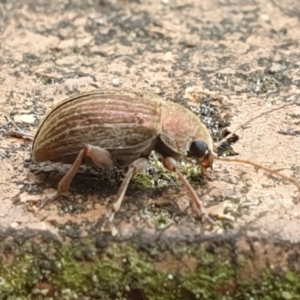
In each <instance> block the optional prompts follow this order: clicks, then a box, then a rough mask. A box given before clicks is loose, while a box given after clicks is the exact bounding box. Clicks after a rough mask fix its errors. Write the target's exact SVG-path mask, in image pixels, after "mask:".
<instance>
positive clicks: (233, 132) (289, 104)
mask: <svg viewBox="0 0 300 300" xmlns="http://www.w3.org/2000/svg"><path fill="white" fill-rule="evenodd" d="M291 105H300V103H298V102H295V101H293V102H289V103H285V104H282V105H280V106H277V107H274V108H271V109H269V110H267V111H264V112H262V113H260V114H258V115H256V116H254V117H252V118H250V119H249V120H247V121H246V122H244V123H242V124H241V125H239V126H238V127H237V128H236V129H235V130H233V131H232V132H231V133H230V134H228V135H227V136H226V137H224V138H223V139H222V140H221V141H220V142H218V143H216V144H215V147H216V149H217V148H219V147H220V146H221V145H222V144H224V143H225V142H226V141H227V140H229V139H230V138H231V137H233V136H234V134H235V133H236V132H237V131H238V130H240V129H241V128H243V127H245V126H246V125H247V124H248V123H250V122H252V121H253V120H255V119H258V118H260V117H262V116H263V115H266V114H269V113H270V112H273V111H275V110H279V109H281V108H284V107H287V106H291Z"/></svg>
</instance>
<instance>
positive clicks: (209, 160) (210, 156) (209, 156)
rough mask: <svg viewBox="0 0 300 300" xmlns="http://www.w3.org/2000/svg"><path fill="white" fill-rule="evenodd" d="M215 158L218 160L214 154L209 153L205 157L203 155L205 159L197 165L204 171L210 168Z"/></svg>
mask: <svg viewBox="0 0 300 300" xmlns="http://www.w3.org/2000/svg"><path fill="white" fill-rule="evenodd" d="M217 158H218V156H217V155H216V154H215V153H214V152H209V153H207V155H205V157H204V158H203V159H201V160H200V161H199V164H200V165H201V167H203V168H204V169H207V168H212V165H213V162H214V159H217Z"/></svg>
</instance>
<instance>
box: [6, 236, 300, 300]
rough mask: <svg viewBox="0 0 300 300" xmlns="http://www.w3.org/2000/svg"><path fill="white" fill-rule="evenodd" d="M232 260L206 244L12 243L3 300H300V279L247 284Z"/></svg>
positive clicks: (275, 276)
mask: <svg viewBox="0 0 300 300" xmlns="http://www.w3.org/2000/svg"><path fill="white" fill-rule="evenodd" d="M232 253H233V249H232V247H231V245H230V243H228V244H222V245H219V246H217V247H215V248H211V246H209V244H208V243H207V242H205V243H194V244H192V245H188V244H182V245H171V244H168V246H167V247H165V246H163V247H162V244H161V245H160V244H158V243H152V244H148V245H147V246H145V244H144V245H141V244H139V243H136V244H133V243H131V244H129V243H126V242H113V241H111V242H108V243H107V247H106V248H105V249H103V248H101V249H99V248H97V243H95V241H93V240H91V239H88V240H85V241H80V242H73V243H72V244H69V245H61V244H60V243H56V242H51V243H48V244H46V243H36V242H33V241H32V242H30V241H27V242H26V243H24V244H23V245H22V246H20V247H16V245H15V244H10V246H9V247H8V246H7V247H5V249H4V248H3V249H2V261H1V265H0V291H1V293H0V299H28V297H29V296H31V297H32V298H31V299H51V298H52V299H120V300H121V299H149V300H152V299H159V300H160V299H161V300H164V299H266V300H267V299H299V296H300V279H299V274H297V273H296V272H290V271H288V272H282V273H278V270H277V271H276V272H275V271H274V270H273V269H272V268H269V269H268V270H265V271H264V272H262V273H261V274H258V276H257V278H255V279H251V280H245V279H243V280H241V279H240V278H239V276H238V274H240V272H243V267H242V266H240V265H239V264H238V263H236V261H235V259H233V256H232ZM245 261H247V260H244V263H243V265H244V264H245ZM249 263H251V261H249Z"/></svg>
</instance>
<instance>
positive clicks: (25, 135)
mask: <svg viewBox="0 0 300 300" xmlns="http://www.w3.org/2000/svg"><path fill="white" fill-rule="evenodd" d="M4 116H5V118H6V120H7V123H8V124H11V125H12V126H13V127H14V128H15V129H16V130H12V131H8V133H9V134H10V135H11V136H13V137H16V138H21V139H26V140H30V141H32V140H33V139H34V134H33V133H31V132H28V131H25V130H22V129H21V128H20V127H19V126H18V125H17V124H16V123H15V121H14V120H13V119H12V118H11V117H9V116H8V115H4Z"/></svg>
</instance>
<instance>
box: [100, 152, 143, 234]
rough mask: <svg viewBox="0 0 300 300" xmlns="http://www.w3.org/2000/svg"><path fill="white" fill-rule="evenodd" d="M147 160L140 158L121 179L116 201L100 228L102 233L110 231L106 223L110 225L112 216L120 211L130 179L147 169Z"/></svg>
mask: <svg viewBox="0 0 300 300" xmlns="http://www.w3.org/2000/svg"><path fill="white" fill-rule="evenodd" d="M148 162H149V161H148V159H147V158H144V157H141V158H138V159H137V160H135V161H134V162H133V163H131V165H130V166H129V168H128V171H127V173H126V175H125V178H124V179H123V182H122V184H121V186H120V188H119V191H118V194H117V200H116V201H115V202H114V204H113V205H112V208H111V210H110V211H109V212H108V214H107V220H106V222H104V225H103V226H102V231H111V229H110V228H109V227H108V228H107V225H108V224H107V223H110V224H111V223H112V221H113V219H114V216H115V214H116V212H117V211H118V210H119V209H120V207H121V204H122V201H123V199H124V196H125V193H126V191H127V188H128V185H129V182H130V179H131V178H132V176H133V175H134V174H135V173H139V172H142V171H144V170H145V169H146V168H147V165H148Z"/></svg>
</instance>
